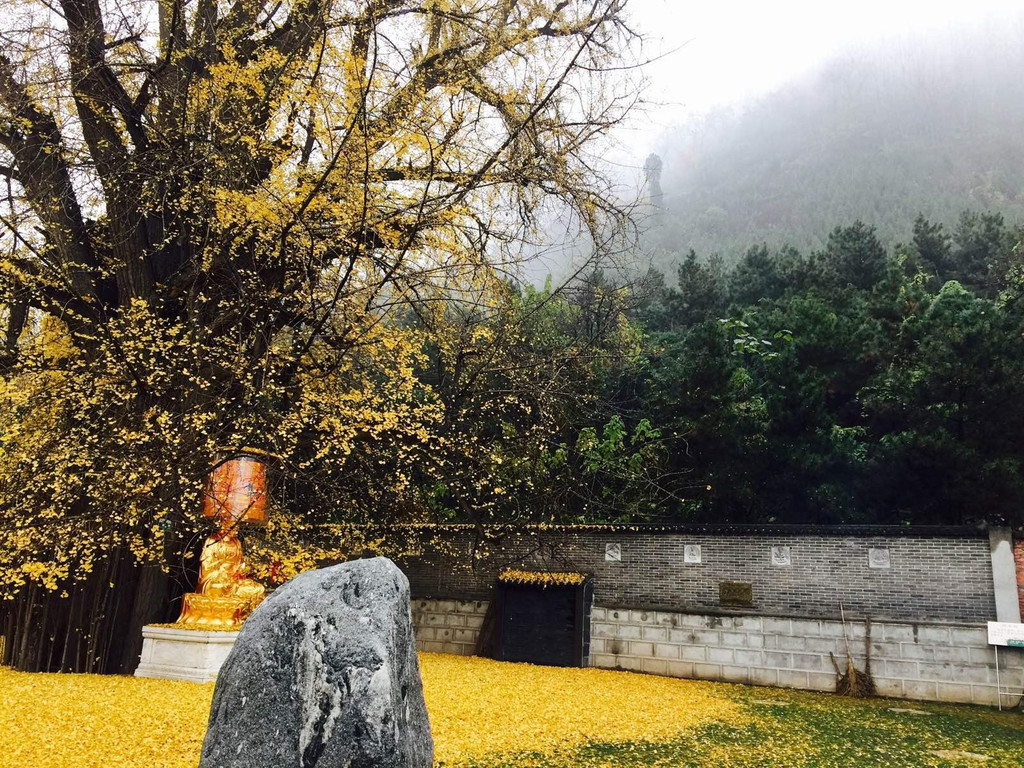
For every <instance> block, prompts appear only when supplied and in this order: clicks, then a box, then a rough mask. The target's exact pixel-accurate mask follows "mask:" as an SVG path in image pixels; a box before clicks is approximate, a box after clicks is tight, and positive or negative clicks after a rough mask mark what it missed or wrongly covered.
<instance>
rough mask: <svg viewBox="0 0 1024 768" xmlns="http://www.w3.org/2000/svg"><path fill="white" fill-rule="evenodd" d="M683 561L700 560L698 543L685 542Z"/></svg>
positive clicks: (697, 561) (696, 561) (694, 561)
mask: <svg viewBox="0 0 1024 768" xmlns="http://www.w3.org/2000/svg"><path fill="white" fill-rule="evenodd" d="M683 562H684V563H699V562H700V544H687V545H686V546H685V547H683Z"/></svg>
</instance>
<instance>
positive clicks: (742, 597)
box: [718, 581, 754, 606]
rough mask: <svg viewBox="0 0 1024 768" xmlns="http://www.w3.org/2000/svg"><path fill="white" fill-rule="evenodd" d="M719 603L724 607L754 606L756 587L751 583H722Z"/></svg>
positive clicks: (719, 590) (719, 584)
mask: <svg viewBox="0 0 1024 768" xmlns="http://www.w3.org/2000/svg"><path fill="white" fill-rule="evenodd" d="M718 602H719V603H720V604H722V605H740V606H747V605H753V604H754V585H753V584H751V583H750V582H749V581H720V582H718Z"/></svg>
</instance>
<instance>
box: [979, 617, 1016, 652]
mask: <svg viewBox="0 0 1024 768" xmlns="http://www.w3.org/2000/svg"><path fill="white" fill-rule="evenodd" d="M988 644H989V645H1005V646H1009V647H1010V648H1024V624H1017V623H1015V622H1009V621H990V622H989V623H988Z"/></svg>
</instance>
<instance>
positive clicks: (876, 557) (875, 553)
mask: <svg viewBox="0 0 1024 768" xmlns="http://www.w3.org/2000/svg"><path fill="white" fill-rule="evenodd" d="M891 565H892V561H891V560H890V559H889V550H888V549H876V548H875V547H870V548H869V549H868V567H869V568H889V567H890V566H891Z"/></svg>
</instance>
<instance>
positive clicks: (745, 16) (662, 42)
mask: <svg viewBox="0 0 1024 768" xmlns="http://www.w3.org/2000/svg"><path fill="white" fill-rule="evenodd" d="M627 8H628V9H629V13H630V15H631V16H632V18H633V23H634V26H635V27H636V28H637V30H638V31H640V32H642V33H643V34H645V35H646V36H648V37H649V50H648V55H656V54H658V53H666V52H668V51H671V50H672V49H674V48H678V47H679V46H682V48H680V50H678V51H676V52H675V53H669V54H667V55H666V56H665V57H664V58H662V59H660V60H659V61H656V62H654V63H652V64H651V65H649V69H648V72H647V79H648V80H649V82H650V87H649V89H648V91H647V92H646V98H647V99H648V100H649V101H652V102H655V103H654V104H651V105H649V106H648V108H647V110H646V112H645V113H644V114H643V116H642V117H640V116H638V117H637V118H634V119H633V121H632V123H633V127H632V128H631V129H628V130H623V131H621V132H620V133H619V140H620V141H622V142H625V143H627V144H628V145H629V146H630V147H631V149H630V150H629V151H628V154H630V155H632V160H633V161H634V162H636V164H637V165H641V164H642V163H643V159H644V158H645V157H646V156H647V154H648V153H649V152H650V151H652V150H654V149H655V148H656V143H657V139H658V136H659V135H660V134H661V133H662V132H664V131H665V129H667V128H668V127H670V126H672V125H673V124H678V123H680V122H682V121H683V120H684V119H685V118H686V116H687V114H702V113H705V112H707V111H708V110H710V109H712V108H714V107H719V106H725V105H728V104H735V103H738V102H742V101H744V100H747V99H750V98H752V97H756V96H758V95H762V94H765V93H767V92H770V91H772V90H774V89H776V88H778V87H779V86H781V85H783V84H784V83H785V82H786V81H788V80H791V79H793V78H794V77H797V76H799V75H801V74H803V73H805V72H807V71H808V70H811V69H813V68H814V67H815V66H816V65H818V64H821V63H823V62H824V61H826V60H828V59H830V58H832V57H833V56H835V55H836V54H840V53H842V52H843V51H846V50H849V49H851V48H854V49H855V48H857V47H860V46H862V45H869V46H871V45H875V44H877V43H879V42H880V41H883V40H886V39H890V38H897V39H898V38H905V37H908V36H913V37H917V36H921V35H924V34H928V33H935V32H938V33H940V34H949V33H952V34H956V30H957V28H960V27H963V26H967V25H970V26H975V25H986V24H998V23H999V19H1000V18H1007V17H1009V16H1010V15H1011V14H1012V15H1014V16H1019V14H1020V12H1021V11H1022V9H1024V0H761V1H760V2H758V1H757V0H629V3H628V5H627ZM1021 44H1022V45H1024V41H1022V42H1021ZM1022 76H1024V73H1022ZM625 162H629V161H625ZM630 164H631V163H630Z"/></svg>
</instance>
